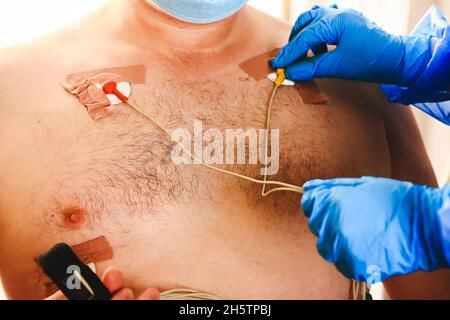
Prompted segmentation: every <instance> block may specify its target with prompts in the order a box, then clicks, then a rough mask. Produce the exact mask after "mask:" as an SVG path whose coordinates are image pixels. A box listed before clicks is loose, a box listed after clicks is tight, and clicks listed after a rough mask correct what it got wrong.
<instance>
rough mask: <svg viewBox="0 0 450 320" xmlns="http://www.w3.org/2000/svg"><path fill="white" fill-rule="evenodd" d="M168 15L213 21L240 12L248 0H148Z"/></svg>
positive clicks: (181, 18)
mask: <svg viewBox="0 0 450 320" xmlns="http://www.w3.org/2000/svg"><path fill="white" fill-rule="evenodd" d="M147 1H149V2H152V3H153V4H155V5H156V6H157V7H159V8H160V9H161V10H162V11H164V12H165V13H167V14H168V15H170V16H172V17H174V18H176V19H178V20H182V21H186V22H190V23H197V24H202V23H212V22H217V21H220V20H224V19H226V18H228V17H231V16H232V15H233V14H235V13H236V12H238V11H239V10H240V9H241V8H242V7H243V6H244V5H245V4H246V3H247V1H248V0H147Z"/></svg>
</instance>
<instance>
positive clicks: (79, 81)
mask: <svg viewBox="0 0 450 320" xmlns="http://www.w3.org/2000/svg"><path fill="white" fill-rule="evenodd" d="M145 77H146V67H145V66H144V65H136V66H128V67H118V68H104V69H96V70H91V71H85V72H81V73H76V74H71V75H68V76H67V79H66V82H65V83H64V84H63V87H64V88H65V89H66V90H67V91H68V92H69V93H70V94H73V95H74V96H76V97H78V98H79V100H80V102H81V103H82V104H83V105H84V106H85V107H86V109H87V111H88V113H89V115H90V116H91V118H92V119H94V120H99V119H102V118H104V117H106V116H108V115H109V114H111V113H112V112H113V111H114V110H115V109H116V108H117V107H115V106H117V105H119V104H121V103H122V101H120V100H119V99H118V98H117V97H116V96H115V95H113V94H108V95H107V94H105V93H104V92H103V84H104V83H105V82H107V81H114V82H117V84H118V89H119V91H120V92H121V93H122V94H123V95H125V96H126V97H127V98H128V97H129V96H130V95H131V84H145Z"/></svg>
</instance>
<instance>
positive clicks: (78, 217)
mask: <svg viewBox="0 0 450 320" xmlns="http://www.w3.org/2000/svg"><path fill="white" fill-rule="evenodd" d="M62 216H63V220H64V225H65V226H66V227H68V228H70V229H78V228H80V227H81V225H82V224H83V223H84V221H85V220H86V210H85V209H83V208H79V207H70V208H67V209H64V210H63V212H62Z"/></svg>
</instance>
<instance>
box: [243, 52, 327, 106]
mask: <svg viewBox="0 0 450 320" xmlns="http://www.w3.org/2000/svg"><path fill="white" fill-rule="evenodd" d="M279 52H280V49H274V50H271V51H268V52H265V53H263V54H260V55H258V56H256V57H253V58H251V59H250V60H247V61H245V62H243V63H241V64H240V65H239V67H240V68H241V69H242V70H243V71H244V72H245V73H247V74H248V75H249V76H250V77H252V78H253V79H255V80H257V81H260V80H263V79H266V77H267V75H268V74H270V73H272V72H273V69H272V68H271V67H270V66H269V64H268V62H269V60H271V59H274V58H275V57H276V56H277V54H278V53H279ZM295 87H296V88H297V90H298V92H299V93H300V96H301V97H302V100H303V102H304V103H306V104H320V103H325V102H327V97H325V95H323V94H322V92H320V89H319V88H318V87H317V85H316V83H315V82H314V81H297V82H296V85H295Z"/></svg>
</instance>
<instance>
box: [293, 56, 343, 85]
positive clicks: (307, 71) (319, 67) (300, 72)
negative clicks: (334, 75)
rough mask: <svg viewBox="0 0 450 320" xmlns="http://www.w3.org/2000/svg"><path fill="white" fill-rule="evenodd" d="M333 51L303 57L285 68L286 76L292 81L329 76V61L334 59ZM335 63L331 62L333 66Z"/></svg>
mask: <svg viewBox="0 0 450 320" xmlns="http://www.w3.org/2000/svg"><path fill="white" fill-rule="evenodd" d="M335 56H336V54H335V53H334V51H333V52H329V53H324V54H319V55H317V56H315V57H312V58H305V59H303V60H301V61H299V62H297V63H294V64H292V65H290V66H289V67H287V68H286V78H288V79H289V80H293V81H306V80H312V79H313V78H323V77H327V76H329V74H328V73H330V62H331V63H332V61H336V59H334V57H335ZM334 65H335V63H332V66H331V67H333V66H334Z"/></svg>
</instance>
